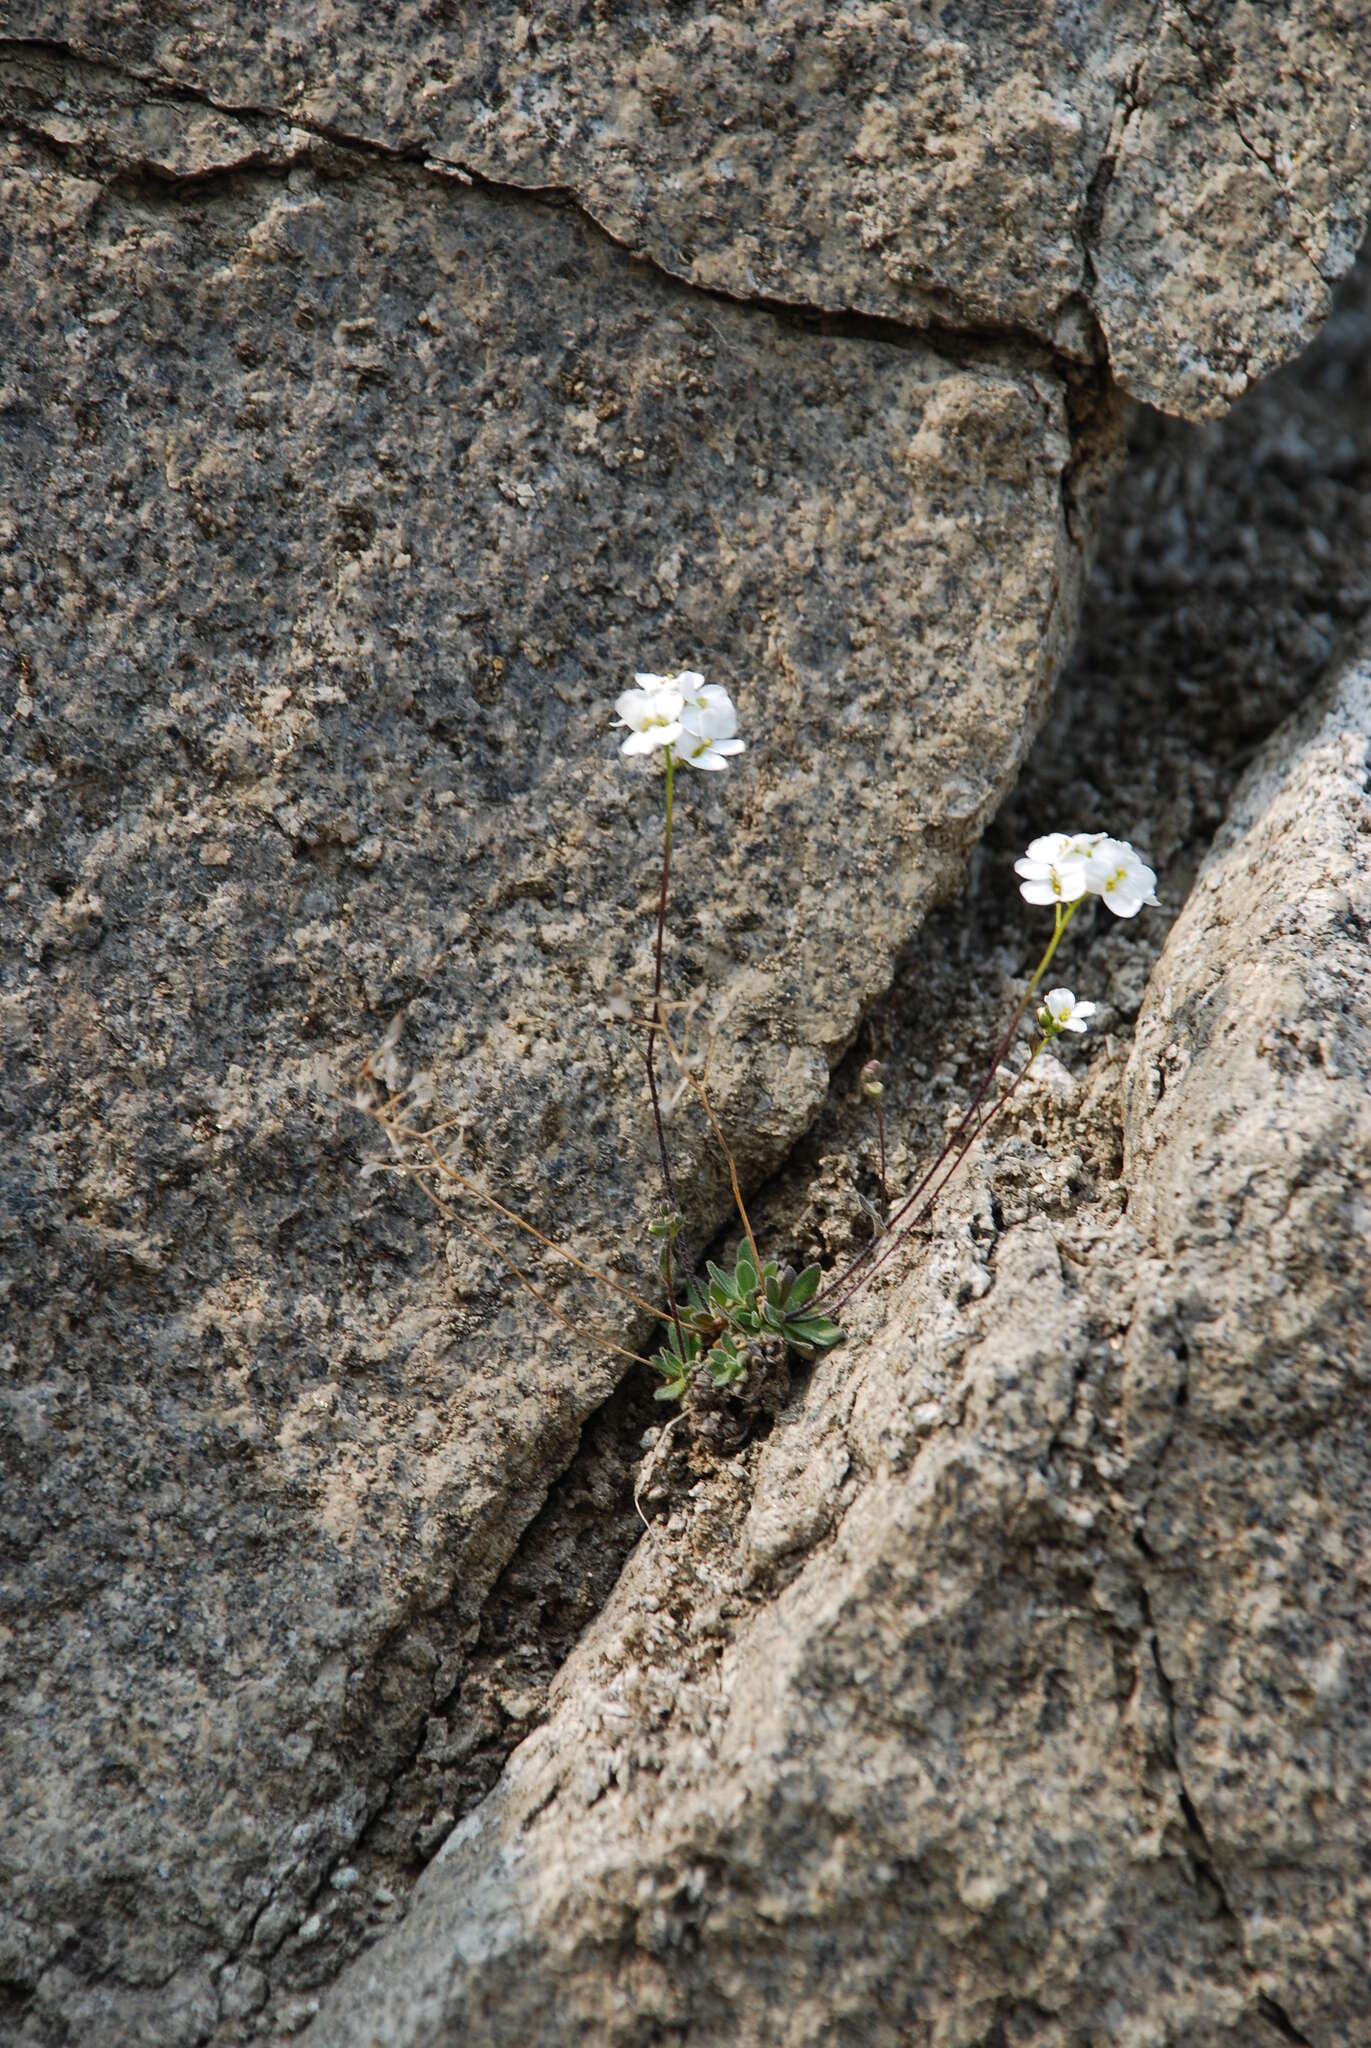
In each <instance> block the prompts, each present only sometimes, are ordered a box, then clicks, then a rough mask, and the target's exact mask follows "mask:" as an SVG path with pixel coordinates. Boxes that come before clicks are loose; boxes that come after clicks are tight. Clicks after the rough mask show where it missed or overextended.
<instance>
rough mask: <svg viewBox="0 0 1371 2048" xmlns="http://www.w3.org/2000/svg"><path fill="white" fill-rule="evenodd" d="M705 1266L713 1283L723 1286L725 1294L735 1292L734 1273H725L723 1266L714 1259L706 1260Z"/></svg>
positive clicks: (719, 1286) (716, 1285)
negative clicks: (718, 1264)
mask: <svg viewBox="0 0 1371 2048" xmlns="http://www.w3.org/2000/svg"><path fill="white" fill-rule="evenodd" d="M705 1268H706V1270H707V1272H708V1274H709V1277H710V1280H711V1281H712V1283H713V1285H714V1286H715V1287H718V1288H721V1289H722V1291H723V1292H724V1293H725V1294H729V1295H731V1294H732V1292H733V1275H732V1274H731V1273H725V1271H724V1269H723V1267H722V1266H716V1265H715V1263H714V1261H713V1259H706V1260H705Z"/></svg>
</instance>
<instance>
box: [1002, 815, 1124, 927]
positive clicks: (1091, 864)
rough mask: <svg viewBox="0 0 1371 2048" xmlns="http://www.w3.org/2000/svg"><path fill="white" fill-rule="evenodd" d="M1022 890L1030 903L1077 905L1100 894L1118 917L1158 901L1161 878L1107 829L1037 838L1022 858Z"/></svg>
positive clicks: (1017, 868) (1016, 869) (1018, 867)
mask: <svg viewBox="0 0 1371 2048" xmlns="http://www.w3.org/2000/svg"><path fill="white" fill-rule="evenodd" d="M1014 872H1015V874H1016V875H1020V876H1022V880H1021V881H1020V883H1019V894H1020V895H1021V896H1022V897H1023V899H1024V901H1025V903H1076V902H1078V901H1079V900H1080V898H1081V897H1082V896H1087V895H1089V896H1100V897H1103V899H1104V901H1105V902H1106V903H1107V904H1108V905H1109V908H1110V909H1111V910H1112V911H1113V913H1114V915H1115V916H1116V917H1136V916H1137V914H1138V912H1139V911H1140V910H1141V909H1142V907H1143V905H1144V904H1145V903H1152V904H1155V903H1156V901H1157V877H1156V875H1155V874H1154V873H1153V871H1152V869H1151V868H1150V867H1149V866H1148V865H1147V862H1146V861H1145V860H1144V859H1143V858H1142V856H1141V854H1139V853H1137V852H1135V850H1134V849H1133V848H1132V847H1131V846H1130V845H1129V844H1128V841H1127V840H1126V839H1110V838H1109V837H1108V836H1107V834H1105V833H1103V832H1077V833H1074V834H1072V833H1068V832H1049V833H1048V835H1047V837H1046V838H1045V839H1035V840H1034V841H1033V843H1032V845H1031V846H1030V847H1029V849H1028V852H1027V853H1026V854H1025V855H1024V857H1023V859H1022V860H1016V861H1015V863H1014Z"/></svg>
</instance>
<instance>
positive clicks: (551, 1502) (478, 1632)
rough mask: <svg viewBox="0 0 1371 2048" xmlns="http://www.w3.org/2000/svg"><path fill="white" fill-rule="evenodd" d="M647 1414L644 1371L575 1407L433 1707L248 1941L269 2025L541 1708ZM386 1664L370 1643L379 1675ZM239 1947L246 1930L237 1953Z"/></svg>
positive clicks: (395, 1899)
mask: <svg viewBox="0 0 1371 2048" xmlns="http://www.w3.org/2000/svg"><path fill="white" fill-rule="evenodd" d="M660 1420H661V1408H660V1404H658V1403H656V1402H655V1401H654V1399H653V1391H652V1386H651V1384H650V1382H649V1381H648V1378H647V1376H646V1374H643V1373H630V1374H629V1375H628V1376H627V1378H626V1379H624V1380H623V1381H622V1382H621V1383H620V1384H619V1385H618V1386H617V1387H616V1388H615V1390H614V1392H613V1393H612V1394H610V1395H609V1397H608V1398H607V1399H606V1400H605V1401H604V1402H602V1403H601V1405H600V1406H599V1407H598V1408H597V1409H595V1410H594V1411H593V1413H592V1414H591V1415H590V1416H589V1417H588V1418H587V1420H586V1422H585V1423H584V1425H583V1427H582V1430H581V1436H580V1441H579V1444H578V1446H577V1448H576V1451H575V1453H574V1455H573V1457H572V1458H571V1461H570V1463H569V1464H568V1465H567V1466H566V1468H565V1470H564V1471H563V1472H562V1474H561V1476H560V1478H559V1479H557V1480H556V1481H554V1483H553V1485H552V1487H551V1488H550V1490H549V1492H548V1495H547V1499H546V1500H545V1502H544V1504H543V1506H542V1508H541V1509H540V1510H539V1512H538V1514H537V1515H536V1516H535V1517H534V1519H533V1520H532V1522H530V1523H529V1525H528V1527H527V1528H526V1529H525V1531H524V1534H523V1536H522V1538H521V1539H520V1542H519V1544H518V1547H517V1548H516V1550H515V1551H514V1554H513V1556H512V1557H511V1558H510V1559H509V1562H508V1563H507V1564H506V1565H505V1567H504V1569H503V1571H502V1572H501V1573H500V1576H499V1578H498V1579H497V1580H496V1582H495V1585H494V1586H493V1587H492V1589H491V1591H490V1593H489V1594H488V1595H487V1597H486V1600H485V1602H484V1604H483V1605H482V1608H481V1611H480V1615H479V1617H478V1620H477V1622H476V1623H475V1625H474V1627H473V1626H470V1625H465V1624H463V1625H460V1627H459V1631H458V1633H459V1634H460V1635H461V1636H462V1637H463V1638H465V1639H466V1643H467V1646H466V1647H462V1646H461V1645H460V1644H457V1643H454V1646H453V1648H452V1650H451V1651H450V1652H449V1654H448V1655H447V1656H446V1657H445V1658H444V1660H443V1661H442V1662H441V1663H440V1664H439V1666H438V1668H437V1669H436V1671H435V1672H434V1674H433V1681H432V1690H433V1703H432V1707H431V1709H430V1711H429V1712H428V1713H427V1714H426V1715H425V1716H424V1717H423V1719H422V1721H421V1722H420V1723H419V1725H418V1726H417V1728H413V1729H412V1730H411V1733H410V1736H409V1738H408V1741H407V1743H406V1746H405V1750H404V1753H403V1754H402V1755H401V1756H400V1757H399V1759H398V1760H397V1762H396V1763H395V1764H394V1765H393V1766H392V1767H391V1768H390V1769H389V1770H388V1772H387V1774H386V1779H385V1783H384V1785H383V1787H382V1788H381V1789H380V1791H379V1793H378V1796H377V1798H376V1800H375V1801H374V1803H373V1804H372V1806H371V1808H370V1810H369V1812H368V1814H367V1815H366V1817H365V1818H364V1820H363V1821H362V1824H361V1826H360V1828H359V1831H358V1833H357V1835H356V1838H355V1839H354V1840H353V1841H352V1842H351V1843H350V1844H349V1845H348V1847H347V1848H346V1849H345V1850H344V1851H342V1852H341V1854H339V1855H337V1856H335V1857H333V1858H332V1859H330V1861H329V1862H328V1864H327V1866H326V1867H325V1868H324V1870H323V1871H322V1872H321V1874H320V1876H319V1879H318V1882H317V1883H316V1884H315V1886H314V1887H313V1889H312V1891H311V1892H310V1894H309V1896H308V1898H307V1899H305V1900H304V1901H302V1902H301V1903H300V1905H299V1907H298V1911H297V1913H296V1915H294V1916H293V1925H292V1927H291V1929H290V1931H288V1932H286V1933H283V1934H282V1935H281V1936H280V1938H279V1939H278V1940H277V1941H276V1942H275V1944H274V1945H273V1947H272V1950H271V1952H270V1960H268V1958H267V1956H265V1955H264V1954H263V1953H262V1952H260V1951H259V1952H258V1953H257V1954H256V1955H255V1956H254V1961H255V1962H256V1963H257V1964H258V1965H259V1966H260V1967H262V1968H263V1969H264V1971H265V1974H266V1976H267V1979H268V1982H269V1985H270V1992H269V1998H270V2011H271V2017H272V2018H273V2019H274V2020H275V2021H276V2022H277V2024H278V2026H284V2027H289V2026H290V2025H291V2024H292V2023H293V2022H292V2016H291V2014H292V2008H293V2009H294V2010H295V2011H296V2012H297V2013H299V2014H301V2015H303V2012H304V2007H305V2005H307V2003H308V2000H309V1997H310V1994H311V1993H313V1992H317V1991H318V1990H320V1989H321V1988H322V1987H323V1986H324V1985H326V1984H328V1983H330V1982H331V1981H332V1979H333V1977H334V1976H335V1975H336V1974H337V1972H338V1970H339V1969H340V1968H341V1966H342V1964H343V1962H345V1961H346V1960H347V1958H348V1957H350V1956H352V1955H354V1954H356V1953H357V1952H358V1950H359V1949H361V1948H364V1947H365V1946H367V1944H368V1943H369V1942H370V1941H373V1940H375V1939H376V1938H377V1936H379V1935H380V1934H382V1933H384V1932H385V1930H386V1928H387V1927H388V1926H391V1925H393V1924H394V1922H395V1920H396V1919H397V1918H398V1917H400V1916H401V1915H402V1914H403V1912H404V1907H405V1902H406V1900H407V1898H408V1895H409V1893H410V1891H411V1890H412V1889H413V1886H414V1884H415V1883H416V1881H417V1880H418V1878H419V1877H420V1875H421V1874H422V1872H423V1870H424V1869H425V1867H426V1866H427V1865H428V1863H430V1862H431V1861H432V1859H433V1857H434V1856H435V1855H436V1854H437V1852H438V1850H439V1849H440V1848H441V1846H442V1844H443V1842H444V1841H445V1840H446V1839H447V1836H448V1835H449V1833H450V1832H451V1830H452V1828H453V1827H454V1826H456V1824H457V1823H458V1822H459V1821H460V1820H461V1819H462V1818H463V1817H464V1816H465V1815H466V1814H467V1813H469V1812H470V1811H471V1810H472V1808H473V1807H475V1806H477V1805H479V1803H480V1801H481V1800H482V1799H484V1798H485V1796H486V1794H487V1793H488V1792H489V1790H490V1789H491V1787H492V1785H493V1784H494V1783H495V1781H496V1779H497V1778H498V1777H499V1775H500V1772H501V1770H502V1769H503V1768H504V1764H505V1761H506V1759H507V1758H508V1756H509V1754H510V1752H511V1751H512V1750H513V1749H514V1748H516V1747H517V1745H518V1744H519V1743H520V1742H522V1741H523V1740H524V1738H525V1737H526V1736H527V1735H529V1734H530V1733H531V1732H532V1730H533V1729H534V1728H535V1727H536V1726H537V1725H538V1724H539V1722H540V1721H541V1720H542V1719H543V1717H544V1713H545V1709H546V1703H547V1696H548V1691H549V1688H550V1687H551V1684H552V1681H553V1679H554V1678H555V1677H556V1675H557V1673H558V1672H559V1671H560V1670H561V1668H562V1666H563V1665H564V1664H565V1662H566V1660H567V1658H568V1656H569V1655H570V1653H571V1651H572V1649H573V1647H574V1645H575V1643H576V1641H577V1640H578V1638H579V1637H580V1636H581V1634H582V1633H583V1632H584V1630H585V1629H586V1628H587V1627H588V1626H589V1624H590V1622H591V1621H593V1620H594V1619H595V1617H596V1615H598V1613H599V1612H600V1610H601V1609H602V1608H603V1606H604V1604H605V1602H606V1600H607V1599H608V1598H609V1595H610V1593H611V1592H612V1590H613V1587H614V1584H615V1582H616V1580H617V1579H618V1577H619V1574H620V1572H621V1570H622V1569H623V1566H624V1564H625V1562H626V1561H627V1558H628V1555H629V1553H630V1551H631V1550H632V1549H633V1547H634V1544H635V1543H636V1542H637V1539H638V1537H639V1536H641V1534H642V1524H641V1522H640V1521H639V1520H638V1517H637V1514H636V1512H635V1510H634V1507H633V1483H634V1470H635V1467H636V1464H637V1461H638V1459H639V1458H640V1457H641V1455H642V1436H643V1432H644V1430H645V1429H646V1428H647V1427H648V1425H649V1424H651V1423H654V1422H660ZM430 1618H431V1619H438V1618H439V1617H430ZM459 1622H460V1617H459ZM410 1632H411V1631H410V1630H408V1629H406V1630H403V1631H400V1632H399V1634H401V1635H403V1634H407V1633H410ZM397 1640H398V1636H397ZM385 1667H386V1658H385V1655H384V1654H382V1656H381V1657H379V1658H378V1659H377V1668H378V1673H379V1675H380V1676H381V1677H382V1678H384V1675H385ZM259 1918H260V1916H259ZM316 1919H317V1920H318V1922H319V1923H320V1924H319V1925H318V1926H317V1927H316V1926H315V1925H314V1922H315V1920H316ZM305 1930H308V1931H309V1938H308V1939H307V1940H305V1939H302V1934H303V1933H304V1932H305ZM250 1949H251V1942H250V1941H249V1942H248V1943H246V1944H245V1945H244V1950H243V1951H242V1953H247V1952H248V1951H249V1950H250ZM218 2038H219V2039H221V2040H225V2041H227V2040H231V2039H233V2038H234V2035H233V2034H232V2032H231V2031H230V2032H221V2034H220V2035H219V2036H218Z"/></svg>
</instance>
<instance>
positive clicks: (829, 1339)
mask: <svg viewBox="0 0 1371 2048" xmlns="http://www.w3.org/2000/svg"><path fill="white" fill-rule="evenodd" d="M842 1336H843V1333H842V1331H841V1330H840V1329H839V1327H838V1325H837V1324H836V1323H834V1322H830V1321H829V1319H828V1317H827V1316H796V1317H795V1318H794V1319H793V1321H787V1323H786V1326H785V1339H786V1342H787V1344H793V1345H795V1346H796V1348H797V1349H799V1348H800V1347H803V1346H808V1347H810V1348H812V1349H813V1350H815V1351H827V1350H829V1349H830V1348H831V1347H832V1346H833V1345H834V1344H838V1343H841V1341H842Z"/></svg>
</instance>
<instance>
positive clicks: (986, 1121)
mask: <svg viewBox="0 0 1371 2048" xmlns="http://www.w3.org/2000/svg"><path fill="white" fill-rule="evenodd" d="M1055 1035H1056V1034H1055V1033H1054V1032H1048V1033H1046V1034H1045V1035H1044V1036H1043V1037H1042V1038H1040V1039H1039V1040H1038V1043H1037V1044H1036V1045H1035V1046H1034V1048H1033V1050H1032V1052H1031V1053H1030V1054H1029V1055H1028V1058H1027V1059H1026V1060H1025V1062H1024V1064H1023V1066H1022V1067H1021V1068H1020V1070H1019V1072H1018V1073H1017V1074H1016V1075H1015V1076H1014V1079H1013V1080H1012V1081H1011V1082H1010V1084H1009V1086H1008V1087H1007V1088H1006V1089H1005V1090H1004V1093H1003V1094H1002V1095H1001V1096H999V1098H998V1099H997V1100H996V1101H995V1102H994V1103H992V1105H991V1107H990V1108H989V1109H988V1110H987V1111H986V1113H985V1114H984V1116H981V1117H979V1118H978V1119H977V1120H976V1122H975V1124H974V1126H973V1128H972V1129H971V1131H970V1133H969V1135H968V1136H967V1137H966V1140H965V1142H964V1143H963V1144H962V1146H961V1148H960V1150H959V1151H958V1152H957V1155H956V1157H955V1158H954V1159H953V1161H952V1164H951V1165H950V1166H949V1167H948V1169H947V1172H946V1173H945V1174H944V1175H943V1177H942V1179H941V1180H940V1181H939V1182H938V1185H937V1186H936V1187H935V1188H934V1189H933V1191H932V1193H931V1194H930V1195H928V1196H927V1197H926V1199H925V1201H924V1202H923V1204H922V1206H921V1207H920V1208H919V1209H918V1210H917V1211H916V1213H915V1214H914V1215H913V1216H912V1217H911V1218H910V1220H909V1222H908V1223H907V1224H906V1225H905V1227H904V1229H903V1230H902V1231H900V1233H899V1235H898V1236H895V1235H893V1234H890V1233H887V1236H886V1239H885V1249H884V1251H883V1252H882V1253H881V1256H880V1257H879V1258H878V1259H877V1260H876V1262H875V1264H874V1265H872V1266H870V1267H869V1268H868V1269H867V1271H866V1272H865V1273H860V1274H858V1276H857V1278H856V1279H855V1280H854V1281H853V1283H852V1285H851V1286H850V1287H846V1288H843V1289H842V1290H841V1291H840V1292H839V1293H838V1294H837V1296H836V1299H835V1298H834V1293H833V1290H832V1289H830V1290H829V1291H828V1297H827V1307H828V1310H829V1313H830V1314H836V1313H837V1312H838V1310H839V1309H842V1308H844V1307H846V1305H847V1303H848V1302H849V1301H851V1300H852V1298H853V1296H854V1295H856V1294H860V1293H861V1291H862V1289H863V1288H864V1287H865V1286H866V1284H867V1282H868V1281H869V1280H872V1279H874V1278H875V1276H876V1274H877V1272H878V1271H879V1270H880V1268H881V1267H882V1266H883V1265H884V1264H885V1262H886V1260H887V1259H888V1258H890V1257H891V1256H892V1255H893V1253H894V1252H896V1251H897V1250H898V1249H899V1246H900V1244H901V1243H902V1242H903V1240H904V1239H905V1238H906V1237H908V1235H909V1233H910V1231H911V1230H916V1229H917V1228H918V1226H919V1224H921V1223H922V1222H923V1221H924V1219H925V1218H926V1217H927V1216H928V1215H929V1213H930V1211H931V1210H932V1208H933V1205H934V1203H935V1202H936V1201H937V1199H938V1197H939V1195H940V1194H941V1193H942V1192H943V1189H944V1188H945V1187H946V1186H947V1184H948V1182H949V1181H950V1180H951V1178H952V1176H953V1174H954V1173H955V1172H956V1171H957V1168H958V1167H959V1166H960V1165H961V1163H962V1161H963V1160H964V1159H965V1157H966V1155H967V1153H968V1152H969V1151H970V1150H971V1147H972V1146H973V1145H974V1144H975V1142H976V1140H977V1139H978V1138H979V1137H980V1136H981V1134H982V1133H983V1132H984V1131H985V1130H986V1129H987V1127H988V1126H989V1125H990V1124H991V1123H993V1122H994V1120H995V1118H996V1117H997V1116H998V1115H999V1113H1000V1111H1001V1110H1002V1109H1003V1108H1004V1106H1005V1104H1006V1103H1007V1102H1008V1100H1009V1098H1010V1096H1011V1095H1013V1094H1014V1092H1015V1090H1016V1089H1017V1088H1018V1086H1019V1083H1020V1082H1021V1081H1023V1080H1026V1079H1027V1076H1028V1070H1029V1068H1030V1067H1031V1066H1032V1064H1033V1062H1034V1060H1035V1059H1036V1058H1037V1057H1038V1054H1039V1053H1040V1052H1041V1051H1042V1049H1043V1047H1044V1046H1045V1045H1046V1044H1047V1042H1048V1039H1049V1038H1051V1037H1055ZM992 1072H993V1070H992ZM982 1094H984V1091H982ZM968 1121H969V1116H968V1117H964V1118H963V1119H962V1122H961V1123H960V1124H959V1125H958V1127H957V1128H958V1133H959V1135H960V1133H961V1132H963V1131H965V1130H966V1126H967V1123H968ZM956 1143H957V1139H956V1138H953V1139H952V1140H951V1142H950V1143H949V1144H947V1145H946V1146H945V1147H944V1148H943V1150H942V1152H941V1153H940V1154H939V1156H938V1158H937V1159H936V1160H935V1162H934V1164H933V1166H932V1167H931V1168H930V1169H929V1171H928V1173H926V1174H925V1175H924V1178H923V1180H922V1181H921V1182H920V1183H919V1187H920V1189H923V1188H926V1187H927V1186H928V1183H929V1181H930V1180H932V1178H933V1176H934V1175H935V1174H936V1173H937V1171H938V1168H939V1167H940V1166H941V1165H942V1164H943V1162H944V1160H945V1159H946V1158H947V1156H948V1154H949V1153H950V1152H951V1150H952V1147H953V1145H955V1144H956ZM910 1199H911V1200H913V1199H914V1197H912V1196H911V1198H910ZM908 1207H909V1203H908V1202H906V1203H905V1205H904V1208H903V1209H901V1211H900V1214H901V1215H903V1214H904V1213H905V1210H907V1209H908ZM853 1263H854V1264H855V1263H856V1262H855V1261H854V1262H853ZM851 1270H852V1268H851V1267H849V1268H848V1271H849V1273H850V1272H851Z"/></svg>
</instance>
